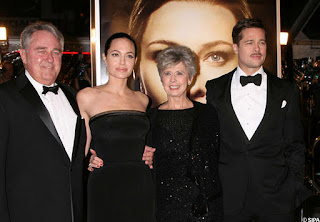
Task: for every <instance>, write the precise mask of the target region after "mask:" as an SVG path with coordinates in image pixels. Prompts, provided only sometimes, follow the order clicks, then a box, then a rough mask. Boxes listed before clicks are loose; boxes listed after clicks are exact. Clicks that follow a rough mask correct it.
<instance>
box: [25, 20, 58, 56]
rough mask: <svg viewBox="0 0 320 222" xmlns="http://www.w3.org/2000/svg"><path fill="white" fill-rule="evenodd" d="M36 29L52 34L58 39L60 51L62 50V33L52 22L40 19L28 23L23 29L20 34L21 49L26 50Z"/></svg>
mask: <svg viewBox="0 0 320 222" xmlns="http://www.w3.org/2000/svg"><path fill="white" fill-rule="evenodd" d="M37 31H47V32H50V33H51V34H53V35H54V36H55V37H56V38H57V39H58V40H59V43H60V46H61V51H63V47H64V37H63V35H62V33H61V32H60V31H59V30H58V29H57V27H55V26H54V25H53V24H52V23H49V22H41V21H40V22H36V23H33V24H31V25H28V26H27V27H25V28H24V29H23V31H22V33H21V35H20V45H21V48H22V49H25V50H26V51H28V48H29V45H30V40H31V37H32V35H33V34H34V33H35V32H37Z"/></svg>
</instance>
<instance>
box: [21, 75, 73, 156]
mask: <svg viewBox="0 0 320 222" xmlns="http://www.w3.org/2000/svg"><path fill="white" fill-rule="evenodd" d="M25 73H26V76H27V78H28V79H29V81H30V82H31V84H32V85H33V87H34V88H35V90H36V91H37V93H38V95H39V96H40V98H41V100H42V102H43V104H44V105H45V107H46V108H47V110H48V112H49V114H50V117H51V119H52V122H53V124H54V126H55V128H56V130H57V132H58V135H59V137H60V139H61V141H62V144H63V146H64V148H65V150H66V152H67V154H68V156H69V158H70V160H71V159H72V151H73V145H74V137H75V129H76V123H77V115H76V114H75V112H74V111H73V109H72V107H71V105H70V103H69V101H68V99H67V97H66V96H65V94H64V93H63V91H62V90H61V89H60V88H59V90H58V94H57V95H56V94H54V93H53V92H48V93H47V94H45V95H44V94H42V92H43V85H42V84H40V83H38V82H37V81H35V80H34V79H33V78H32V76H31V75H30V74H29V72H28V71H26V72H25ZM53 85H54V84H53ZM53 85H51V86H53Z"/></svg>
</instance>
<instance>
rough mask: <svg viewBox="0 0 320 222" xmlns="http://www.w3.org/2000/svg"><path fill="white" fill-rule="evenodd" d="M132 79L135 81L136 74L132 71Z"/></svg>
mask: <svg viewBox="0 0 320 222" xmlns="http://www.w3.org/2000/svg"><path fill="white" fill-rule="evenodd" d="M132 78H133V80H136V73H135V72H134V69H133V70H132Z"/></svg>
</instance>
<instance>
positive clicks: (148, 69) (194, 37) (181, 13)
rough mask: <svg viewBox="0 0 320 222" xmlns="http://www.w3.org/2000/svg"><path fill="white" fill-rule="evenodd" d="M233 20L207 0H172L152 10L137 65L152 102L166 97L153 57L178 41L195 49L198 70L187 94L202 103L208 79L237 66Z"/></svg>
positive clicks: (204, 100)
mask: <svg viewBox="0 0 320 222" xmlns="http://www.w3.org/2000/svg"><path fill="white" fill-rule="evenodd" d="M222 21H223V22H222ZM235 24H236V19H235V17H234V15H233V14H232V12H231V11H230V10H229V9H227V8H225V7H222V6H219V5H214V4H211V3H208V2H193V1H191V2H184V1H171V2H168V3H166V4H164V5H163V6H162V7H160V8H159V9H158V10H156V11H155V12H153V13H152V14H151V16H150V18H149V21H148V23H147V26H146V29H145V32H144V34H143V36H142V41H141V45H140V46H141V60H140V65H139V73H140V78H141V84H142V88H143V90H144V91H145V93H146V94H147V95H149V96H150V97H151V98H152V100H153V104H154V105H156V104H159V103H162V102H164V101H166V99H167V97H166V93H165V91H164V90H163V87H162V84H161V80H160V77H159V74H158V71H157V67H156V62H155V58H156V56H157V53H159V52H160V51H161V50H163V49H164V48H167V47H169V46H172V45H177V44H180V45H185V46H187V47H189V48H191V50H193V51H194V52H195V53H196V56H197V59H198V64H199V70H198V73H197V75H196V76H195V78H194V79H195V80H194V81H193V83H192V85H191V89H190V97H191V99H194V100H196V101H200V102H204V103H205V102H206V99H205V96H206V91H205V84H206V82H207V80H209V79H213V78H217V77H219V76H221V75H223V74H225V73H227V72H230V71H231V70H232V69H234V68H235V67H236V66H237V57H236V55H235V54H234V52H233V49H232V36H231V33H232V28H233V26H234V25H235Z"/></svg>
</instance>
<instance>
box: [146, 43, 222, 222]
mask: <svg viewBox="0 0 320 222" xmlns="http://www.w3.org/2000/svg"><path fill="white" fill-rule="evenodd" d="M157 67H158V71H159V74H160V78H161V82H162V85H163V87H164V90H165V92H166V93H167V98H168V100H167V101H166V102H165V103H163V104H161V105H159V106H158V107H155V108H153V109H150V110H148V112H147V113H148V116H149V117H150V121H151V130H150V134H149V139H150V141H149V144H150V145H151V146H152V147H155V148H156V149H157V151H156V152H155V162H154V170H155V178H156V183H155V184H156V206H157V207H156V208H157V212H156V215H157V221H158V222H175V221H184V222H187V221H188V222H196V221H214V222H219V221H222V220H223V207H222V189H221V184H220V178H219V173H218V156H219V129H218V118H217V113H216V111H215V109H214V108H213V107H212V106H210V105H206V104H202V103H199V102H195V101H191V100H190V99H189V98H188V97H187V88H188V86H189V85H190V84H191V83H192V79H193V76H194V75H195V74H196V72H197V65H196V58H195V56H194V53H193V52H192V51H191V50H190V49H189V48H187V47H184V46H173V47H169V48H166V49H164V50H163V51H161V52H160V53H159V54H158V56H157Z"/></svg>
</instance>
